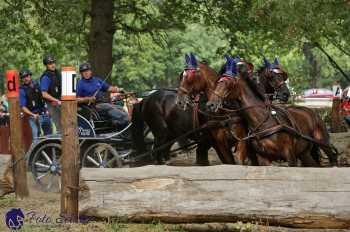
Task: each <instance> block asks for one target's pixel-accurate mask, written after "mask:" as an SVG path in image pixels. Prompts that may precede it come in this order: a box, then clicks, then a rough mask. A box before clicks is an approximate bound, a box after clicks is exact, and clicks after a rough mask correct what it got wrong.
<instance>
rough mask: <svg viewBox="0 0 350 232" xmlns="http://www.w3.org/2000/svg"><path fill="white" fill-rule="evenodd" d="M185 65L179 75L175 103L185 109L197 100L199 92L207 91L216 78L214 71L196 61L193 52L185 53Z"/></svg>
mask: <svg viewBox="0 0 350 232" xmlns="http://www.w3.org/2000/svg"><path fill="white" fill-rule="evenodd" d="M185 61H186V66H185V69H184V70H183V71H182V73H181V75H180V86H179V88H178V90H177V105H178V106H180V107H181V108H182V109H184V110H186V108H187V106H188V105H191V103H192V102H194V101H196V100H198V99H196V98H197V96H199V94H201V93H208V89H210V88H214V83H215V82H216V80H217V79H218V75H217V74H216V72H215V71H214V70H213V69H211V68H210V67H208V66H207V65H205V64H203V63H198V62H197V59H196V57H195V55H194V54H193V53H190V54H186V55H185Z"/></svg>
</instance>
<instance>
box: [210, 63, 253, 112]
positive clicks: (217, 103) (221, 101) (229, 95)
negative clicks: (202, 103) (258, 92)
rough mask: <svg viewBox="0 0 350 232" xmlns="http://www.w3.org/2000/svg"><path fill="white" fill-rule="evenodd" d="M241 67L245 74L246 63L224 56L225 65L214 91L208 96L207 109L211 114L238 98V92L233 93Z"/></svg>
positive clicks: (247, 68)
mask: <svg viewBox="0 0 350 232" xmlns="http://www.w3.org/2000/svg"><path fill="white" fill-rule="evenodd" d="M243 67H245V68H246V71H247V73H249V71H248V70H250V69H249V67H248V65H247V63H246V62H244V61H242V60H241V59H240V58H239V57H236V58H232V57H231V56H226V63H225V65H224V67H223V68H222V69H221V71H220V73H221V78H220V79H219V80H218V82H217V84H216V87H215V90H214V91H213V93H212V94H211V95H210V97H209V99H208V102H207V109H208V110H209V111H211V112H217V111H218V110H219V109H220V108H222V107H224V106H227V105H231V104H232V103H234V102H235V100H236V99H237V98H238V96H239V95H238V92H237V91H233V89H234V88H235V87H236V84H237V81H238V72H239V71H240V69H242V68H243Z"/></svg>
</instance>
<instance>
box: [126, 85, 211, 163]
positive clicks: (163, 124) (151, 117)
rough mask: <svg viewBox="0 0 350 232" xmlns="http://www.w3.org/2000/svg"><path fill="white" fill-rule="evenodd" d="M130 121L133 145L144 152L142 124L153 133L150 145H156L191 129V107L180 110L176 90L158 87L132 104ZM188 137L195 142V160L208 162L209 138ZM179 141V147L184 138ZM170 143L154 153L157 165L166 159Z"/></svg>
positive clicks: (140, 151)
mask: <svg viewBox="0 0 350 232" xmlns="http://www.w3.org/2000/svg"><path fill="white" fill-rule="evenodd" d="M131 121H132V123H133V124H132V127H131V134H132V140H133V147H134V150H135V151H136V152H137V153H138V154H142V153H144V152H146V151H147V150H146V144H145V141H144V136H143V133H141V132H142V131H143V128H144V126H145V124H147V125H148V126H149V128H150V130H151V132H152V134H153V136H154V148H157V147H159V146H162V145H165V144H167V143H169V141H171V140H173V139H175V138H177V137H179V136H181V135H183V134H184V133H186V132H187V131H190V130H192V129H193V110H192V109H191V108H189V109H187V110H186V111H184V110H182V109H180V108H178V107H177V105H176V91H171V90H163V89H161V90H158V91H156V92H154V93H152V94H151V95H149V96H147V97H145V98H144V99H143V100H142V101H141V102H140V103H137V104H135V105H134V107H133V112H132V119H131ZM191 139H194V140H197V141H198V146H197V150H196V154H197V157H196V163H197V164H198V165H208V164H209V161H208V150H209V148H210V147H211V142H210V139H209V138H206V137H205V136H202V137H200V138H197V137H194V136H191ZM180 142H181V146H182V145H184V144H186V143H187V142H188V141H187V140H182V141H180ZM174 143H175V142H173V143H169V145H168V146H166V147H165V148H164V149H161V150H159V151H158V152H155V158H156V161H157V163H158V164H162V163H164V161H166V160H168V159H169V158H170V156H169V151H170V148H171V146H172V145H173V144H174Z"/></svg>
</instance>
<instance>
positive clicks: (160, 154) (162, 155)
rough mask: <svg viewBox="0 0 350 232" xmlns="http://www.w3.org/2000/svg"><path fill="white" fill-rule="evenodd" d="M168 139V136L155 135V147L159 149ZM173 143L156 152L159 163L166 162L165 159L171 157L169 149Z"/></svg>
mask: <svg viewBox="0 0 350 232" xmlns="http://www.w3.org/2000/svg"><path fill="white" fill-rule="evenodd" d="M168 141H169V139H168V138H167V137H166V136H160V137H159V136H155V139H154V149H158V148H159V147H160V146H164V145H165V144H166V143H167V142H168ZM172 145H173V144H169V145H167V146H165V147H163V148H162V149H160V150H159V151H156V152H155V153H154V154H155V158H156V163H157V164H164V160H168V159H169V158H170V156H169V151H170V148H171V146H172Z"/></svg>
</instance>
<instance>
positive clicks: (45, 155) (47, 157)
mask: <svg viewBox="0 0 350 232" xmlns="http://www.w3.org/2000/svg"><path fill="white" fill-rule="evenodd" d="M41 154H43V155H44V157H45V159H46V160H47V162H49V164H52V160H51V159H50V157H49V156H48V155H47V153H46V152H45V151H44V150H42V151H41Z"/></svg>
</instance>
